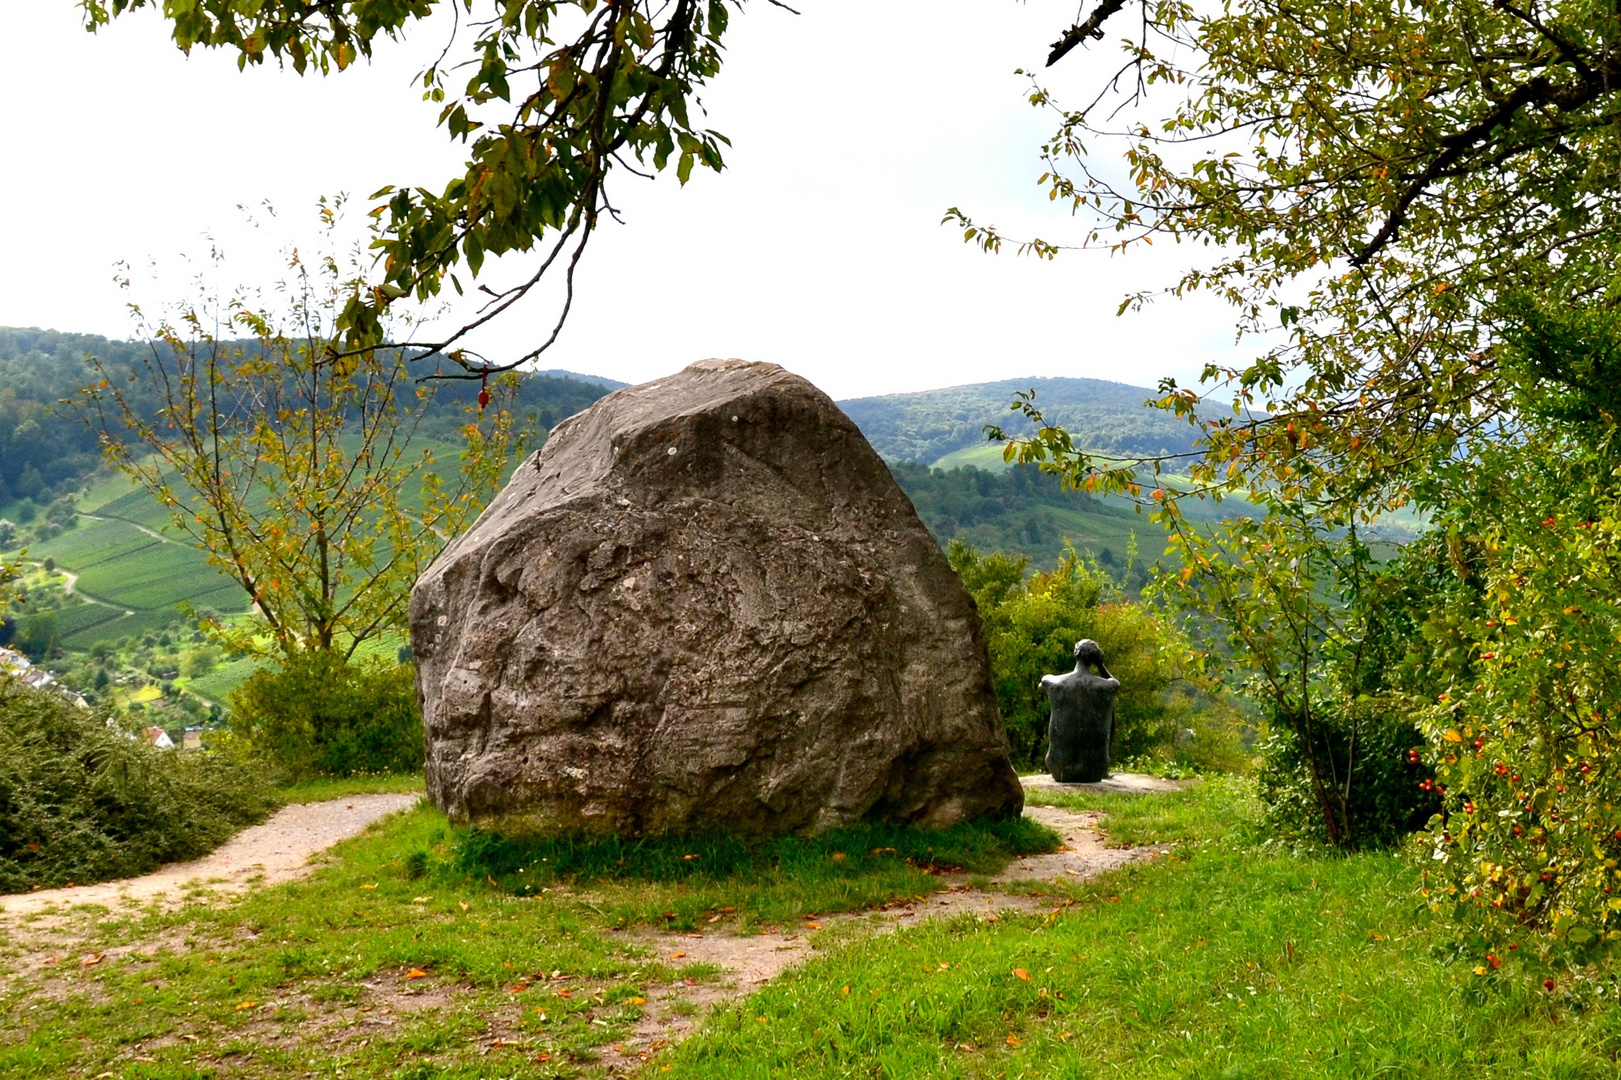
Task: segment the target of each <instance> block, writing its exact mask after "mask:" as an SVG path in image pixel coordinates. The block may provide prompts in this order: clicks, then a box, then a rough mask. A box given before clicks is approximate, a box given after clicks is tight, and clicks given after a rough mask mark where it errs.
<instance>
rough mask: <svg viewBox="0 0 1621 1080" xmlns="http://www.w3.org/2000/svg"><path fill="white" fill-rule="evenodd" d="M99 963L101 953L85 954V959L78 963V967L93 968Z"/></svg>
mask: <svg viewBox="0 0 1621 1080" xmlns="http://www.w3.org/2000/svg"><path fill="white" fill-rule="evenodd" d="M99 963H101V953H98V952H93V953H87V954H86V955H85V958H84V959H83V960H80V961H79V966H80V967H95V966H96V965H97V964H99Z"/></svg>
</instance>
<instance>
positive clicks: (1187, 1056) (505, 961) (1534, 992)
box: [0, 780, 1621, 1080]
mask: <svg viewBox="0 0 1621 1080" xmlns="http://www.w3.org/2000/svg"><path fill="white" fill-rule="evenodd" d="M1041 798H1042V799H1043V800H1044V801H1045V800H1047V799H1048V797H1047V796H1041ZM1052 798H1056V799H1062V798H1064V796H1054V797H1052ZM1086 806H1087V807H1088V808H1091V809H1101V812H1103V813H1104V814H1106V815H1107V816H1106V817H1105V818H1104V819H1103V820H1102V822H1101V826H1100V827H1101V829H1102V830H1104V831H1105V832H1106V833H1107V834H1108V837H1109V840H1110V841H1111V842H1115V843H1144V842H1149V841H1152V842H1154V843H1155V844H1156V846H1157V850H1161V851H1168V852H1169V854H1168V855H1165V856H1162V857H1159V858H1154V859H1150V860H1144V861H1140V862H1136V863H1133V864H1131V865H1129V866H1128V867H1126V868H1125V869H1123V870H1120V871H1116V872H1114V873H1111V874H1108V875H1105V876H1102V877H1099V878H1096V879H1092V880H1087V881H1075V882H1072V883H1068V884H1065V883H1052V882H1040V883H1037V882H1024V883H1015V884H1012V885H1009V886H1005V888H1006V889H1007V890H1008V891H1009V892H1011V893H1016V894H1030V893H1041V894H1044V895H1043V896H1042V897H1041V899H1042V902H1043V904H1045V905H1050V906H1051V910H1045V911H1043V912H1042V913H1038V914H1031V915H1024V914H1018V913H1016V912H1012V911H1004V912H1003V914H1002V915H1001V917H999V918H996V919H989V918H986V917H983V916H974V915H963V916H959V917H956V918H952V919H946V920H939V921H931V922H924V923H922V924H921V925H918V926H915V927H912V928H909V929H902V930H899V931H897V932H895V933H893V934H891V935H889V936H887V937H884V938H882V939H875V938H874V936H873V935H874V933H875V932H877V931H875V930H874V929H873V926H872V924H870V923H857V922H838V921H836V920H835V919H834V918H832V917H828V913H829V912H831V911H836V910H838V909H840V908H841V907H842V908H861V907H864V906H868V905H873V904H878V903H882V902H883V901H884V900H885V899H886V898H887V899H895V898H901V897H906V896H909V895H914V894H916V893H918V892H922V891H927V890H930V889H933V888H936V887H939V886H940V885H941V884H943V882H942V880H941V879H939V878H938V877H936V876H934V875H933V874H931V873H930V871H929V867H928V866H926V865H921V866H919V865H912V864H911V863H909V862H907V861H906V860H905V859H887V860H886V859H881V858H868V859H845V860H834V859H832V855H831V850H830V848H831V849H836V850H840V851H843V850H859V844H860V843H863V842H865V841H864V840H858V839H857V838H853V837H852V838H849V839H847V840H845V841H843V842H842V843H841V842H840V841H839V838H837V837H831V838H828V842H827V843H822V842H818V841H804V842H798V841H784V842H781V843H780V844H779V845H778V847H777V848H776V849H775V850H774V851H773V852H772V853H769V854H765V855H762V856H761V857H759V858H756V859H740V860H738V861H736V862H735V863H733V864H730V865H725V866H719V867H716V868H715V869H714V870H698V869H689V870H688V871H686V872H682V873H679V874H676V875H672V874H671V873H670V872H669V869H670V865H671V864H670V862H669V861H668V857H669V855H670V854H671V852H669V851H665V850H664V849H663V847H660V846H658V845H655V846H653V847H652V848H647V849H644V850H642V851H639V852H638V851H628V852H627V851H620V852H619V853H618V854H617V855H616V856H615V858H614V859H608V860H605V861H604V860H603V859H601V858H600V857H599V856H601V855H602V854H603V852H602V851H601V850H596V851H594V852H593V851H591V850H582V851H577V852H576V853H575V854H576V861H575V862H574V863H573V864H571V866H572V869H571V870H569V871H567V872H564V873H557V874H553V875H552V876H551V877H549V878H547V879H545V880H544V882H542V883H541V885H540V887H539V888H538V889H536V890H535V891H534V892H533V893H532V894H527V895H522V894H518V893H516V892H514V890H513V888H512V887H509V886H508V885H507V884H506V883H505V881H506V879H507V877H509V876H510V877H516V873H515V870H514V868H513V865H512V863H511V861H510V860H508V861H506V862H502V861H501V860H500V859H495V860H494V861H492V860H491V856H490V853H489V852H487V851H485V852H480V851H478V850H474V847H476V845H475V846H473V847H470V846H469V844H468V840H467V837H466V836H465V834H463V833H461V832H460V831H459V830H456V829H453V828H451V827H450V826H448V825H447V824H446V823H445V821H444V820H443V819H442V818H441V817H440V816H439V815H438V814H437V813H436V812H434V811H433V810H431V809H428V808H419V809H417V810H415V811H412V812H409V813H407V814H404V815H400V816H398V817H395V818H393V819H390V820H388V821H387V822H385V823H383V824H381V825H380V826H378V827H375V828H374V829H373V830H372V831H371V832H370V833H368V834H366V835H364V836H362V837H360V838H357V839H355V840H352V841H349V842H346V843H345V844H344V845H342V846H340V847H339V848H337V849H335V851H334V853H333V857H332V858H330V859H329V860H328V861H327V862H326V863H325V864H324V865H322V866H321V867H320V868H319V869H318V870H317V871H316V872H315V874H314V875H313V876H312V877H311V878H309V879H308V880H307V881H305V882H303V883H300V884H294V885H285V886H278V887H275V888H270V889H265V890H263V891H260V892H256V893H253V894H250V895H249V896H247V897H246V898H244V899H242V900H240V901H237V902H227V903H218V904H205V903H201V902H199V903H196V904H194V905H193V906H191V907H187V908H183V909H181V910H178V911H170V912H162V911H159V910H157V909H141V908H129V909H126V910H116V911H104V912H86V913H81V914H79V915H74V916H69V917H68V918H67V919H66V920H65V921H61V922H58V923H56V924H55V925H54V926H45V925H35V924H30V923H27V922H21V923H8V924H5V925H4V930H3V931H0V933H3V935H4V937H3V938H0V965H3V966H4V969H5V982H4V989H3V990H0V1013H3V1015H5V1016H6V1017H7V1018H8V1019H9V1020H10V1023H8V1024H7V1025H6V1028H5V1030H4V1032H3V1033H0V1073H3V1074H4V1075H6V1076H8V1077H13V1076H14V1077H19V1078H22V1077H29V1078H33V1077H46V1076H52V1077H54V1076H60V1075H69V1074H74V1075H87V1076H105V1077H108V1078H109V1080H137V1078H139V1080H178V1078H181V1077H185V1078H195V1077H203V1076H221V1075H251V1076H255V1077H295V1076H297V1077H303V1076H312V1075H313V1076H339V1075H342V1076H347V1077H377V1078H385V1077H386V1078H390V1080H402V1078H411V1080H418V1078H421V1080H426V1078H467V1080H471V1078H473V1077H479V1078H490V1077H512V1078H523V1080H528V1078H537V1080H538V1078H542V1077H546V1078H551V1077H560V1076H561V1077H600V1076H606V1075H622V1074H626V1073H637V1074H638V1075H646V1076H655V1075H656V1076H661V1077H662V1076H671V1077H694V1078H697V1077H705V1078H713V1077H724V1078H734V1077H736V1078H746V1077H760V1078H764V1077H784V1076H793V1077H840V1078H843V1077H851V1078H853V1077H874V1076H876V1077H893V1078H900V1077H943V1078H944V1077H952V1078H956V1077H973V1078H980V1077H983V1078H986V1080H992V1078H1003V1077H1007V1078H1013V1077H1101V1076H1113V1075H1131V1076H1149V1077H1173V1076H1174V1077H1210V1078H1216V1077H1262V1076H1265V1077H1293V1076H1299V1077H1347V1078H1350V1077H1370V1076H1392V1077H1414V1078H1417V1077H1432V1076H1438V1075H1446V1076H1455V1077H1508V1076H1514V1077H1542V1078H1554V1077H1560V1078H1587V1077H1592V1078H1595V1080H1596V1078H1600V1077H1605V1078H1607V1077H1610V1076H1613V1075H1615V1072H1616V1069H1617V1055H1618V1053H1621V1010H1618V1009H1617V1008H1616V1007H1615V1004H1614V1003H1613V1001H1611V1000H1609V999H1608V998H1606V997H1605V996H1603V995H1601V994H1598V993H1595V992H1594V991H1593V988H1592V987H1586V988H1583V987H1580V986H1577V985H1575V984H1573V983H1572V982H1571V981H1570V979H1569V978H1568V977H1567V976H1565V975H1554V974H1551V973H1548V972H1544V971H1543V970H1541V969H1540V968H1538V966H1537V961H1536V960H1535V959H1534V958H1531V957H1526V956H1522V955H1521V954H1520V953H1519V952H1511V953H1509V954H1507V956H1506V957H1505V958H1504V960H1503V963H1502V966H1501V967H1490V966H1487V965H1486V964H1485V963H1484V961H1483V958H1481V957H1478V956H1474V955H1471V954H1470V953H1469V951H1468V949H1467V948H1466V947H1464V946H1463V945H1461V944H1460V943H1459V941H1458V940H1457V938H1456V936H1455V934H1454V933H1453V932H1452V931H1450V930H1448V929H1447V928H1446V927H1445V926H1444V925H1442V924H1440V923H1438V922H1436V921H1434V920H1432V918H1431V916H1430V915H1429V914H1428V913H1427V911H1426V910H1425V909H1424V908H1423V907H1422V905H1420V904H1419V903H1417V899H1418V895H1417V892H1418V889H1419V887H1420V883H1421V874H1422V867H1421V866H1420V865H1419V864H1418V862H1417V861H1415V860H1413V859H1411V858H1409V857H1408V856H1407V855H1405V854H1403V853H1384V854H1362V855H1354V856H1326V855H1313V854H1298V853H1297V854H1283V853H1278V852H1276V851H1273V850H1270V849H1268V848H1266V847H1265V846H1263V845H1262V844H1260V843H1258V840H1259V838H1258V837H1257V836H1256V835H1255V826H1254V820H1255V813H1256V810H1255V802H1254V798H1253V795H1252V793H1251V791H1250V789H1249V787H1248V786H1247V784H1246V783H1245V782H1244V781H1239V780H1214V781H1208V782H1205V783H1203V784H1201V785H1196V786H1194V787H1192V788H1190V789H1188V790H1185V791H1181V792H1176V793H1171V794H1152V795H1136V796H1133V795H1102V796H1088V797H1087V800H1086ZM1004 839H1005V838H1004ZM959 840H971V841H972V842H973V843H976V844H981V845H984V847H985V849H986V850H985V852H984V861H983V862H982V863H980V864H979V865H980V866H981V867H982V868H983V867H989V866H994V865H997V864H999V863H1004V862H1005V861H1006V859H1007V857H1008V854H1009V852H1008V850H1007V849H1006V848H1005V846H1004V847H1003V848H1002V849H1001V850H997V844H998V843H1000V841H997V840H996V839H995V837H994V836H992V835H989V834H987V835H982V836H980V837H978V838H967V837H960V838H959ZM796 845H797V846H796ZM587 848H589V845H587ZM672 850H673V849H672ZM530 854H532V855H535V856H536V857H537V861H538V859H539V858H548V857H549V856H545V855H541V854H540V853H539V852H538V849H537V850H535V851H532V852H531V853H530ZM520 861H521V860H520ZM692 862H699V863H701V862H702V860H692ZM685 865H689V866H690V863H689V864H685ZM502 867H505V871H503V872H491V871H501V869H502ZM980 884H981V885H982V886H983V885H984V883H983V882H981V883H980ZM984 887H987V888H989V887H990V886H984ZM688 898H692V899H694V900H695V901H698V902H700V903H701V905H703V906H702V909H701V912H700V917H699V918H697V920H696V927H697V930H698V931H699V932H701V933H703V934H704V935H706V936H710V935H738V934H739V933H740V932H741V933H743V934H745V935H746V934H748V933H753V932H758V930H760V929H776V928H778V927H779V926H786V927H790V928H792V932H797V933H800V934H803V935H805V936H806V937H808V939H809V940H810V942H811V944H812V945H813V947H814V948H813V953H812V957H811V959H809V961H808V962H806V963H804V964H802V965H801V966H798V967H794V968H790V969H789V970H788V971H787V972H786V973H784V974H782V975H781V976H779V977H777V978H775V979H773V980H772V981H770V982H768V983H766V984H765V985H763V986H762V987H759V988H751V987H748V986H741V987H738V989H737V990H736V991H726V990H724V987H725V986H726V985H727V984H728V983H730V982H731V981H732V979H731V977H730V976H729V975H728V974H727V973H726V972H724V971H722V970H720V969H718V968H716V967H714V966H713V965H706V964H695V963H690V962H689V963H683V961H684V960H685V959H686V957H687V955H688V949H689V948H690V945H689V943H690V941H691V939H690V937H687V936H684V935H679V934H675V935H672V934H668V933H660V932H657V931H656V930H654V929H652V928H651V926H661V925H663V923H664V922H665V921H667V920H666V912H669V911H672V910H675V908H676V906H678V905H680V904H682V903H683V902H684V901H685V900H686V899H688ZM745 912H754V913H755V914H754V915H753V916H750V917H748V918H745V917H744V913H745ZM762 917H766V918H771V919H775V920H777V923H776V924H775V925H772V926H769V927H762V926H761V919H762ZM809 920H817V921H809ZM649 924H651V926H650V925H649ZM627 927H629V928H628V929H627ZM75 934H77V935H79V937H77V938H74V937H73V935H75ZM53 950H54V951H53ZM694 951H695V950H694ZM90 958H98V959H96V960H95V962H93V963H90V962H87V960H89V959H90ZM1550 977H1552V978H1553V980H1554V981H1553V985H1552V988H1551V989H1550V988H1545V986H1544V984H1543V979H1544V978H1550ZM672 995H677V996H679V995H688V996H690V997H691V998H692V999H693V1003H691V1004H689V1005H688V1006H687V1007H686V1010H685V1011H686V1013H687V1014H688V1017H689V1019H690V1020H692V1021H693V1022H695V1025H696V1026H695V1028H694V1029H693V1031H692V1033H691V1035H690V1037H688V1038H687V1039H686V1040H685V1041H682V1042H679V1043H676V1044H674V1045H665V1044H664V1040H662V1039H653V1038H650V1037H648V1036H647V1034H646V1031H647V1027H646V1024H645V1021H646V1018H647V1016H648V1015H649V1014H650V1013H651V1012H652V1011H653V1010H654V1009H655V1007H662V1008H664V1009H665V1011H666V1012H668V1010H669V1007H670V1006H671V1005H672V1004H675V1002H674V999H672ZM706 1001H718V1002H719V1004H717V1005H715V1006H714V1008H713V1011H710V1010H709V1008H708V1006H706V1005H705V1004H704V1002H706ZM638 1070H639V1072H638Z"/></svg>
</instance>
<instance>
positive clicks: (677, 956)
mask: <svg viewBox="0 0 1621 1080" xmlns="http://www.w3.org/2000/svg"><path fill="white" fill-rule="evenodd" d="M685 955H687V954H686V953H684V952H673V953H671V954H670V959H671V960H679V959H681V958H682V957H683V956H685Z"/></svg>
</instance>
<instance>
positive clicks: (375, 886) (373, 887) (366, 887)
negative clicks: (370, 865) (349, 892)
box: [361, 882, 377, 889]
mask: <svg viewBox="0 0 1621 1080" xmlns="http://www.w3.org/2000/svg"><path fill="white" fill-rule="evenodd" d="M361 888H362V889H375V888H377V885H376V883H375V882H373V883H372V884H370V885H362V886H361Z"/></svg>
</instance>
